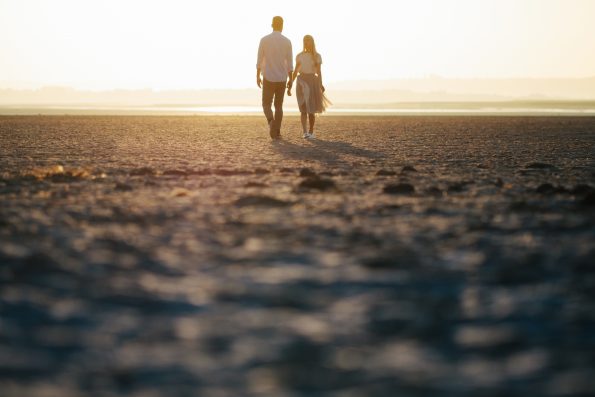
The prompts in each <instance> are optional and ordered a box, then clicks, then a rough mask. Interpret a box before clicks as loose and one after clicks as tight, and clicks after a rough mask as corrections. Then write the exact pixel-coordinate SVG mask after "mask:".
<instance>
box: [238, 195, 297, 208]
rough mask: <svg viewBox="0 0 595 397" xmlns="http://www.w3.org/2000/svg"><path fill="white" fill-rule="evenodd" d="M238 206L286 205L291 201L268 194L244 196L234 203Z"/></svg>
mask: <svg viewBox="0 0 595 397" xmlns="http://www.w3.org/2000/svg"><path fill="white" fill-rule="evenodd" d="M234 204H235V205H236V206H238V207H287V206H289V205H292V203H290V202H287V201H283V200H278V199H276V198H273V197H268V196H245V197H241V198H239V199H237V200H236V201H235V203H234Z"/></svg>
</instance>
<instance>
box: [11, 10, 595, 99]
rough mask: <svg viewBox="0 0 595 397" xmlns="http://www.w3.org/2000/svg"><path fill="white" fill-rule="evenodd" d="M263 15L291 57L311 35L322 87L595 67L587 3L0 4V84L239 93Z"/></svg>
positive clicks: (247, 81)
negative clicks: (278, 26)
mask: <svg viewBox="0 0 595 397" xmlns="http://www.w3.org/2000/svg"><path fill="white" fill-rule="evenodd" d="M273 15H282V16H283V17H284V18H285V21H286V24H285V30H284V34H285V35H287V36H288V37H289V38H290V39H291V40H292V42H293V47H294V53H295V54H297V53H298V52H299V51H301V38H302V37H303V35H304V34H311V35H313V36H314V37H315V38H316V41H317V45H318V48H319V51H320V52H321V54H322V55H323V57H324V65H325V71H326V75H327V77H328V79H329V80H331V81H343V80H361V79H365V80H371V79H392V78H409V77H423V76H426V75H442V76H447V77H511V76H522V77H545V76H547V77H552V76H564V77H582V76H586V75H590V74H592V73H593V70H595V44H594V43H595V42H594V41H593V40H591V39H590V38H592V37H595V27H593V26H594V25H593V24H592V23H591V21H590V18H591V16H592V15H595V2H591V1H588V0H571V1H561V0H544V1H534V0H523V1H513V0H504V1H492V0H487V1H471V0H451V1H442V0H440V1H437V0H434V1H432V0H424V1H412V0H411V1H405V0H401V1H397V0H385V1H382V0H368V1H365V2H364V1H343V2H341V3H340V4H339V3H336V2H330V1H325V2H320V1H311V0H304V1H302V2H300V3H299V5H296V4H294V3H292V2H279V1H252V2H245V1H231V0H222V1H218V2H209V3H205V2H198V1H183V0H174V1H167V2H166V1H133V0H130V1H115V0H105V1H85V2H82V1H76V0H72V1H68V0H55V1H51V2H49V1H34V0H18V1H17V0H14V1H11V0H4V1H1V2H0V37H1V38H0V53H2V54H3V56H2V62H1V63H0V76H1V77H0V79H1V80H0V84H1V85H2V86H5V87H20V86H27V85H33V86H40V85H67V86H73V87H77V88H86V89H110V88H154V89H172V88H173V89H187V88H190V89H192V88H248V87H252V85H253V74H254V63H255V57H256V48H257V45H258V40H259V39H260V37H261V36H263V35H265V34H267V33H268V32H269V31H270V21H271V17H272V16H273Z"/></svg>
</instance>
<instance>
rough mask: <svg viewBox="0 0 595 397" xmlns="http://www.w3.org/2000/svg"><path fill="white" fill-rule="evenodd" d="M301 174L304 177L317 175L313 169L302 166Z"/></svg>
mask: <svg viewBox="0 0 595 397" xmlns="http://www.w3.org/2000/svg"><path fill="white" fill-rule="evenodd" d="M300 176H301V177H302V178H313V177H316V173H315V172H314V171H312V170H311V169H310V168H302V169H301V170H300Z"/></svg>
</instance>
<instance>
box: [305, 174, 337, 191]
mask: <svg viewBox="0 0 595 397" xmlns="http://www.w3.org/2000/svg"><path fill="white" fill-rule="evenodd" d="M298 187H299V188H301V189H308V190H321V191H326V190H333V189H336V188H337V185H336V184H335V182H334V181H333V180H332V179H327V178H319V177H309V178H306V179H304V180H303V181H301V182H300V184H299V185H298Z"/></svg>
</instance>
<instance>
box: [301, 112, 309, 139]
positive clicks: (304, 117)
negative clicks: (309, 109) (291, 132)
mask: <svg viewBox="0 0 595 397" xmlns="http://www.w3.org/2000/svg"><path fill="white" fill-rule="evenodd" d="M300 120H301V122H302V131H303V132H304V134H305V133H306V132H308V129H307V128H308V127H307V126H306V123H307V122H308V114H307V113H305V112H304V113H301V114H300Z"/></svg>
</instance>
